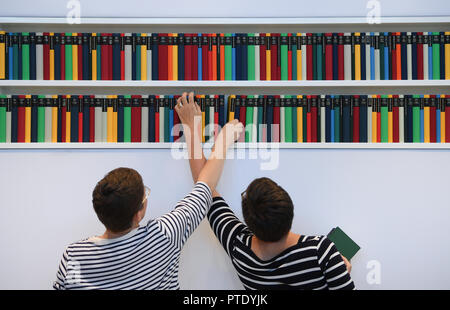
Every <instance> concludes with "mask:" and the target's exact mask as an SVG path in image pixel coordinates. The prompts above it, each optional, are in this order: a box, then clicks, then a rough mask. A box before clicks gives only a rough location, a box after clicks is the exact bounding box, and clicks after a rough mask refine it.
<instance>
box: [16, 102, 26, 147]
mask: <svg viewBox="0 0 450 310" xmlns="http://www.w3.org/2000/svg"><path fill="white" fill-rule="evenodd" d="M24 99H25V95H19V106H18V108H17V142H25V105H24V104H21V102H25V101H24Z"/></svg>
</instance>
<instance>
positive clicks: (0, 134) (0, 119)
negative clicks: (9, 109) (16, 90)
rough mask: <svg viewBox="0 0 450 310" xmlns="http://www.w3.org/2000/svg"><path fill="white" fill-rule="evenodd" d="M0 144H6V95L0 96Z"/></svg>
mask: <svg viewBox="0 0 450 310" xmlns="http://www.w3.org/2000/svg"><path fill="white" fill-rule="evenodd" d="M0 98H2V99H3V100H4V101H3V102H0V142H6V95H0Z"/></svg>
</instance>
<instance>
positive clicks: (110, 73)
mask: <svg viewBox="0 0 450 310" xmlns="http://www.w3.org/2000/svg"><path fill="white" fill-rule="evenodd" d="M112 79H113V37H112V33H108V80H111V81H112Z"/></svg>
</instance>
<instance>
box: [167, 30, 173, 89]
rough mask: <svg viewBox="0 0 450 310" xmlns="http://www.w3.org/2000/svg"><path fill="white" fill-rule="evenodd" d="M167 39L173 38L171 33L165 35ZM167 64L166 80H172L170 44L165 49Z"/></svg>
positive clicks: (171, 51)
mask: <svg viewBox="0 0 450 310" xmlns="http://www.w3.org/2000/svg"><path fill="white" fill-rule="evenodd" d="M167 35H168V36H169V37H173V35H172V33H168V34H167ZM170 40H172V39H170ZM167 64H168V68H167V70H168V71H167V74H168V77H167V79H168V80H173V45H172V44H170V45H168V47H167Z"/></svg>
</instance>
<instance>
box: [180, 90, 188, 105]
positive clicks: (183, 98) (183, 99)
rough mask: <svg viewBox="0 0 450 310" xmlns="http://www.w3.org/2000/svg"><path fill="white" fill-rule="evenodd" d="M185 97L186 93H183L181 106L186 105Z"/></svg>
mask: <svg viewBox="0 0 450 310" xmlns="http://www.w3.org/2000/svg"><path fill="white" fill-rule="evenodd" d="M186 95H187V93H186V92H184V93H183V95H182V96H181V102H183V105H185V104H188V101H187V100H186Z"/></svg>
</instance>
